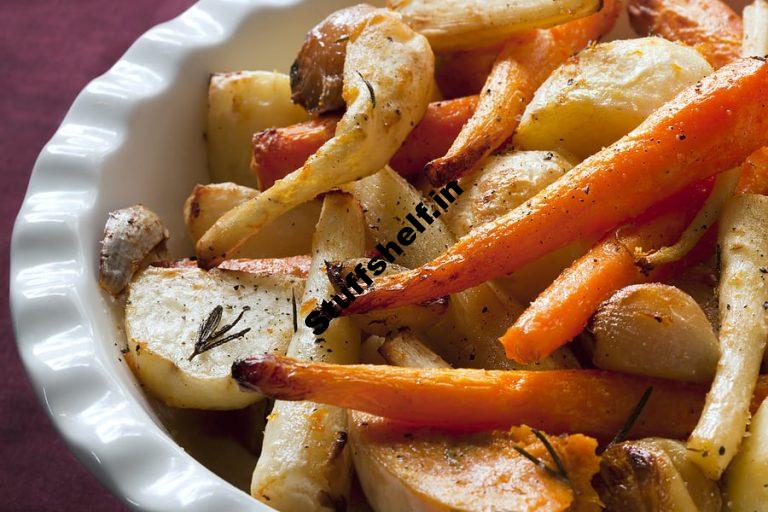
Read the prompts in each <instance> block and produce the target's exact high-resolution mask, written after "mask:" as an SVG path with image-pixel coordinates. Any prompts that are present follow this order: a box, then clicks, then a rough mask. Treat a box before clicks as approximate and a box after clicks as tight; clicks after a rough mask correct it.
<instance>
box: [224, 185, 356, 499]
mask: <svg viewBox="0 0 768 512" xmlns="http://www.w3.org/2000/svg"><path fill="white" fill-rule="evenodd" d="M339 226H344V227H345V229H344V236H343V237H340V236H338V227H339ZM312 246H313V252H312V254H313V258H312V265H311V267H310V271H309V276H308V278H307V284H306V291H305V292H304V296H303V297H302V298H301V307H300V308H299V312H298V315H299V321H298V330H297V331H296V332H295V333H294V334H293V337H292V339H291V342H290V345H289V347H288V355H289V356H291V357H295V358H299V359H308V360H314V361H325V362H333V363H354V362H357V359H358V352H359V347H360V331H359V330H358V329H357V328H356V327H355V326H354V325H353V323H352V322H351V321H350V320H349V319H348V318H338V319H336V320H334V321H333V322H332V323H331V325H330V327H329V328H328V330H326V331H325V332H324V333H323V335H322V340H320V338H318V337H316V336H315V334H314V333H313V332H312V329H310V328H308V327H306V326H305V325H304V322H303V319H304V317H305V316H306V315H307V314H308V313H309V312H310V311H311V310H312V309H313V308H315V307H316V306H317V305H319V303H320V301H322V300H323V299H328V298H329V297H331V296H332V295H333V293H335V292H334V290H333V287H332V285H331V283H330V282H329V281H328V278H327V276H326V272H325V261H338V260H345V259H349V258H354V257H359V256H361V255H362V253H363V251H364V249H365V231H364V224H363V215H362V212H361V211H360V208H359V206H357V204H356V203H355V201H354V200H353V199H352V198H351V197H350V196H349V195H346V194H329V195H326V196H325V200H324V203H323V210H322V212H321V214H320V220H319V222H318V224H317V230H316V232H315V236H314V239H313V243H312ZM232 382H234V381H232ZM346 436H347V413H346V411H344V410H343V409H338V408H336V407H331V406H325V405H319V404H313V403H310V402H284V401H277V402H275V406H274V408H273V410H272V414H271V415H270V416H269V421H268V422H267V427H266V429H265V431H264V442H263V446H262V452H261V457H260V458H259V462H258V464H257V465H256V469H255V470H254V472H253V479H252V481H251V495H252V496H254V497H255V498H256V499H258V500H260V501H262V502H264V503H266V504H268V505H269V506H271V507H274V508H276V509H278V510H285V511H294V510H295V511H302V510H322V511H325V510H328V511H333V510H334V509H335V506H336V505H337V504H338V503H342V502H345V501H346V500H348V498H349V488H350V479H351V458H350V453H349V449H348V448H346V438H347V437H346Z"/></svg>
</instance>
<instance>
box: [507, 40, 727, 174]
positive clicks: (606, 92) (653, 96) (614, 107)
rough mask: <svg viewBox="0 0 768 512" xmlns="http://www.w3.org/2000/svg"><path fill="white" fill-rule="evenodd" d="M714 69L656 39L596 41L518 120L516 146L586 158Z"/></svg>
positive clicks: (687, 50)
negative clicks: (555, 151)
mask: <svg viewBox="0 0 768 512" xmlns="http://www.w3.org/2000/svg"><path fill="white" fill-rule="evenodd" d="M711 72H712V67H711V66H710V65H709V64H708V63H707V61H706V60H705V59H704V58H703V57H702V56H701V55H700V54H699V53H697V52H696V50H694V49H693V48H690V47H687V46H684V45H682V44H678V43H673V42H670V41H667V40H664V39H661V38H658V37H646V38H641V39H630V40H621V41H612V42H610V43H602V44H598V45H596V46H594V47H592V48H588V49H586V50H584V51H582V52H581V53H579V54H578V55H577V56H576V57H575V58H574V59H572V60H571V61H570V62H567V63H566V64H564V65H563V66H561V67H560V68H559V69H557V70H556V71H555V72H554V73H552V75H550V77H549V78H548V79H547V80H546V82H544V84H543V85H542V86H541V87H540V88H539V90H538V91H536V94H535V95H534V98H533V101H531V103H530V104H529V105H528V107H527V108H526V110H525V113H524V114H523V117H522V119H521V120H520V126H519V127H518V129H517V134H516V135H515V138H514V141H515V147H517V148H520V149H541V150H565V151H568V152H570V153H572V154H574V155H576V156H577V157H579V158H581V159H583V158H586V157H587V156H589V155H591V154H593V153H596V152H597V151H598V150H600V149H601V148H602V147H604V146H609V145H610V144H611V143H613V142H615V141H616V140H618V139H619V138H621V137H622V136H623V135H625V134H627V133H629V132H630V131H632V129H634V128H635V127H636V126H637V125H639V124H640V123H641V122H642V121H643V120H644V119H645V118H646V117H647V116H648V115H649V114H650V113H651V112H653V111H654V110H656V109H657V108H658V107H660V106H661V105H663V104H664V103H665V102H666V101H668V100H670V99H672V98H674V97H675V95H677V93H679V92H680V91H682V90H683V89H684V88H686V87H687V86H689V85H691V84H694V83H696V81H697V80H699V79H701V78H702V77H704V76H706V75H708V74H709V73H711Z"/></svg>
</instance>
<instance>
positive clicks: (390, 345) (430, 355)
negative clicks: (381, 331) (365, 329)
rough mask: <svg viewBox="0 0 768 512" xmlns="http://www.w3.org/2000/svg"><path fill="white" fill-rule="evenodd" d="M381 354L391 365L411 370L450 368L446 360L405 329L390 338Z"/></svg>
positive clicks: (381, 349) (380, 350)
mask: <svg viewBox="0 0 768 512" xmlns="http://www.w3.org/2000/svg"><path fill="white" fill-rule="evenodd" d="M379 353H380V354H381V355H382V357H383V358H384V359H385V360H386V361H387V362H388V363H389V364H391V365H394V366H407V367H410V368H450V367H451V365H449V364H448V363H447V362H446V361H445V359H443V358H442V357H440V356H439V355H437V354H435V353H434V352H432V350H431V349H430V348H429V347H427V346H426V345H425V344H424V343H422V341H421V340H420V339H419V338H418V337H417V336H416V335H415V334H414V333H412V332H411V331H409V330H407V329H404V330H401V331H400V332H398V333H395V334H393V335H391V336H388V337H387V338H386V339H385V340H384V343H382V344H381V346H380V347H379Z"/></svg>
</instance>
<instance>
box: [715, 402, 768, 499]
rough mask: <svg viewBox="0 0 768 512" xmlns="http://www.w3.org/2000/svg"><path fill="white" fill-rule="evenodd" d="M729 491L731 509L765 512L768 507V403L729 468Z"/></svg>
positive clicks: (759, 412) (755, 416)
mask: <svg viewBox="0 0 768 512" xmlns="http://www.w3.org/2000/svg"><path fill="white" fill-rule="evenodd" d="M725 482H726V485H725V492H726V496H727V498H728V504H729V510H731V511H733V512H754V511H759V512H762V511H764V510H765V507H766V504H768V485H766V484H768V401H764V402H763V404H762V405H761V406H760V408H759V409H758V410H757V413H755V415H754V416H753V417H752V421H751V422H750V424H749V435H748V436H747V437H746V438H745V439H744V441H743V443H742V445H741V448H740V449H739V453H738V454H737V455H736V457H735V458H734V459H733V461H732V462H731V464H730V466H728V472H727V473H726V475H725Z"/></svg>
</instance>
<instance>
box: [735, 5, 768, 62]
mask: <svg viewBox="0 0 768 512" xmlns="http://www.w3.org/2000/svg"><path fill="white" fill-rule="evenodd" d="M743 19H744V39H743V40H742V43H741V55H742V56H743V57H765V56H768V3H766V2H765V0H755V1H754V2H752V3H751V4H749V5H748V6H746V7H745V8H744V16H743Z"/></svg>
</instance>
